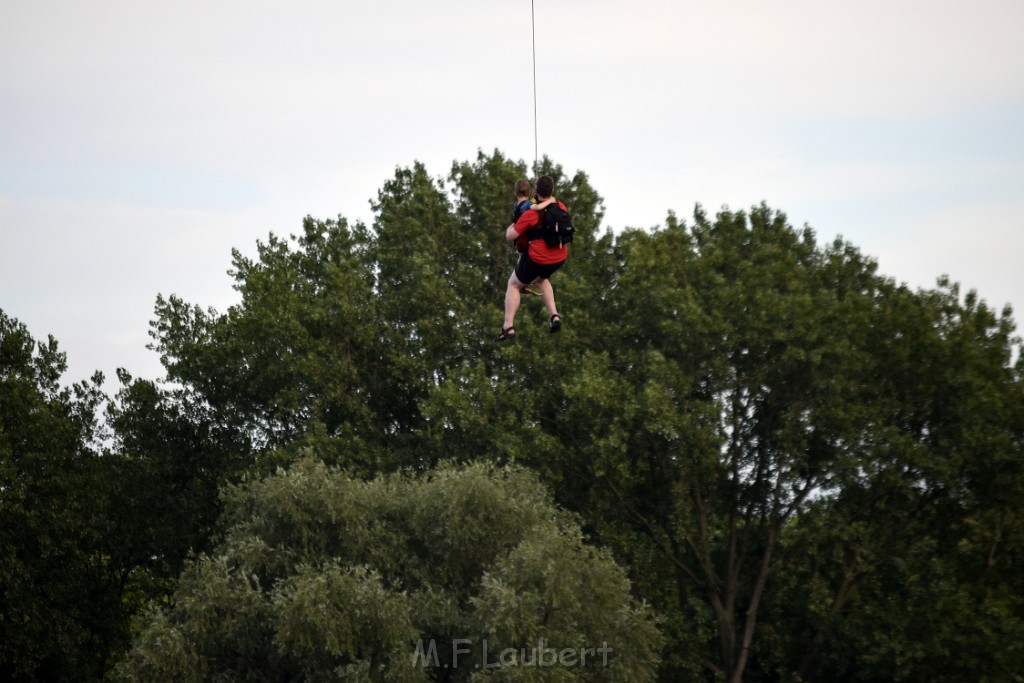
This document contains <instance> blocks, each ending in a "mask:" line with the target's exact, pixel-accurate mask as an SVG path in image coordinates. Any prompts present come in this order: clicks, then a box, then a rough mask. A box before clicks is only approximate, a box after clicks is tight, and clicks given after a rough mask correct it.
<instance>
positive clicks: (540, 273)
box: [516, 252, 565, 285]
mask: <svg viewBox="0 0 1024 683" xmlns="http://www.w3.org/2000/svg"><path fill="white" fill-rule="evenodd" d="M563 263H565V261H564V260H562V261H559V262H558V263H535V262H534V260H533V259H531V258H530V255H529V254H528V253H525V252H524V253H522V254H520V255H519V263H517V264H516V279H517V280H519V281H520V282H522V283H523V284H524V285H528V284H530V283H531V282H533V281H534V280H536V279H537V278H541V279H543V280H547V279H548V278H549V277H551V276H552V275H553V274H554V272H555V271H556V270H558V269H559V268H561V267H562V264H563Z"/></svg>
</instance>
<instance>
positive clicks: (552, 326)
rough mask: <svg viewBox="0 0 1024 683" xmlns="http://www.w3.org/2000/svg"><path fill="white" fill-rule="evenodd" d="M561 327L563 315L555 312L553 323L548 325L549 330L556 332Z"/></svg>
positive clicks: (552, 332)
mask: <svg viewBox="0 0 1024 683" xmlns="http://www.w3.org/2000/svg"><path fill="white" fill-rule="evenodd" d="M560 329H562V317H561V316H560V315H558V314H557V313H555V314H554V315H553V316H551V324H550V325H548V332H550V333H551V334H554V333H555V332H558V331H559V330H560Z"/></svg>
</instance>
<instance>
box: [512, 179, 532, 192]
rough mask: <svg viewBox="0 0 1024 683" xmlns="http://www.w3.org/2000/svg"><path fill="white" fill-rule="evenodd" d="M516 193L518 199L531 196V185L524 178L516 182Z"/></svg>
mask: <svg viewBox="0 0 1024 683" xmlns="http://www.w3.org/2000/svg"><path fill="white" fill-rule="evenodd" d="M515 193H516V196H517V197H529V196H530V183H528V182H526V181H525V180H523V179H522V178H520V179H519V180H517V181H516V184H515Z"/></svg>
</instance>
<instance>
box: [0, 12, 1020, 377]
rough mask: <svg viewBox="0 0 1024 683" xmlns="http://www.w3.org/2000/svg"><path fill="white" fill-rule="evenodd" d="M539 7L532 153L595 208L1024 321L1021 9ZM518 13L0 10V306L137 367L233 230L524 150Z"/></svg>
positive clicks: (221, 256) (225, 255)
mask: <svg viewBox="0 0 1024 683" xmlns="http://www.w3.org/2000/svg"><path fill="white" fill-rule="evenodd" d="M535 9H536V18H537V25H536V38H537V60H538V63H537V87H538V98H539V100H538V122H539V131H538V137H539V147H540V152H541V154H547V155H549V156H550V157H552V158H553V159H554V160H555V161H556V162H558V163H560V164H562V166H563V167H564V168H565V170H566V171H568V172H570V173H571V172H573V171H576V170H582V171H584V172H586V173H587V174H588V175H589V176H590V179H591V182H592V184H593V185H594V187H595V188H596V189H597V191H598V192H599V193H600V194H601V195H602V196H603V197H604V200H605V209H606V214H605V221H604V226H605V227H608V228H611V229H613V230H620V229H622V228H623V227H627V226H629V227H645V228H646V227H652V226H656V225H660V224H663V223H664V220H665V216H666V215H667V212H668V211H670V210H674V211H675V212H676V213H678V214H679V215H680V216H681V217H684V218H689V216H690V214H691V213H692V210H693V207H694V205H695V204H697V203H700V204H702V205H703V206H704V207H705V208H706V209H708V210H709V211H712V212H713V211H715V210H717V209H719V208H720V207H722V206H724V205H728V206H729V207H730V208H732V209H747V208H749V207H750V206H752V205H754V204H757V203H760V202H761V201H766V202H767V203H768V204H769V206H771V207H772V208H775V209H779V210H781V211H783V212H785V213H786V214H787V216H788V217H789V219H790V222H791V223H792V224H793V225H795V226H802V225H804V224H809V225H810V226H811V227H813V228H814V229H815V230H816V231H817V233H818V235H819V239H821V240H822V241H831V239H833V238H834V237H836V236H837V235H842V236H843V237H844V238H845V239H847V240H849V241H851V242H853V243H854V244H856V245H857V246H858V247H860V248H861V250H862V251H864V252H865V253H867V254H869V255H871V256H873V257H875V258H876V259H877V260H878V261H879V263H880V267H881V270H882V272H883V273H885V274H887V275H891V276H893V277H895V278H896V279H897V280H899V281H904V282H907V283H908V284H910V285H912V286H914V287H927V288H930V287H933V286H934V284H935V281H936V278H938V277H939V276H940V275H942V274H949V275H950V277H951V278H952V279H953V280H954V281H957V282H960V283H962V286H963V288H964V289H965V290H966V289H976V290H978V292H979V294H980V295H981V297H982V298H983V299H985V300H986V301H987V302H988V303H989V304H990V305H991V306H993V307H995V308H997V309H1000V308H1002V307H1003V306H1004V305H1005V304H1013V305H1014V309H1015V311H1016V315H1015V317H1016V318H1017V319H1020V317H1021V315H1022V313H1021V310H1022V309H1024V268H1022V267H1021V262H1022V261H1024V40H1022V39H1021V28H1022V27H1024V2H1021V0H970V1H968V0H960V1H953V0H928V1H927V2H925V1H923V0H920V1H919V0H881V1H876V0H856V1H851V0H829V1H827V2H823V1H821V0H805V1H797V0H777V1H772V0H758V1H754V0H749V1H744V2H737V1H721V0H716V1H714V2H685V1H684V2H680V1H679V0H672V1H662V0H631V1H630V2H629V3H623V2H610V1H603V0H586V1H583V0H573V1H560V0H536V2H535ZM530 11H531V7H530V3H529V2H525V1H523V2H520V1H508V0H505V1H502V2H497V1H493V0H463V1H460V0H434V1H432V2H422V1H413V0H379V1H377V2H362V3H354V2H344V1H339V0H333V1H322V2H321V1H311V0H289V1H288V2H261V1H258V0H257V1H254V0H247V1H245V2H241V1H239V2H227V1H224V0H202V1H201V2H199V1H193V0H184V1H182V0H178V1H176V2H150V1H147V0H90V1H88V2H86V1H84V0H76V1H73V2H71V1H68V2H56V1H53V0H0V308H2V309H3V310H4V311H5V312H6V313H7V314H8V315H9V316H12V317H15V318H17V319H19V320H21V321H22V322H23V323H25V324H26V325H28V327H29V329H30V331H31V332H32V334H33V335H34V336H36V337H37V338H44V339H45V337H46V335H47V334H52V335H54V336H55V337H56V338H57V339H58V341H59V342H60V344H61V346H62V347H63V348H64V350H65V351H66V352H67V353H68V358H69V364H70V371H69V373H68V377H66V379H68V380H70V381H77V380H79V379H82V378H85V377H87V376H89V375H90V374H91V373H92V372H93V371H94V370H97V369H99V370H102V371H104V373H106V374H107V376H108V379H109V378H112V377H113V374H114V370H115V368H117V367H119V366H123V367H126V368H128V369H129V371H131V372H132V373H133V374H135V375H136V376H142V377H148V378H158V377H160V376H161V375H162V368H161V367H160V365H159V361H158V359H157V357H156V354H155V353H153V352H151V351H148V350H146V348H145V346H146V344H147V343H148V341H149V338H148V330H149V321H150V320H151V319H152V317H153V303H154V300H155V298H156V296H157V294H158V293H162V294H164V295H168V294H172V293H174V294H179V295H181V296H183V297H184V298H185V299H186V300H188V301H190V302H192V303H197V304H200V305H203V306H214V307H216V308H217V309H218V310H224V309H225V308H226V307H227V306H229V305H231V304H232V303H233V302H234V301H235V292H234V291H233V290H232V289H231V281H230V279H229V278H228V276H227V274H226V271H227V270H228V268H229V267H230V250H231V248H232V247H238V248H239V249H241V250H242V251H243V252H245V253H252V252H253V250H254V246H255V243H256V240H259V239H264V238H265V237H266V235H267V234H268V233H269V232H270V231H274V232H276V233H278V234H283V235H286V234H289V233H291V232H296V231H298V230H299V228H300V226H301V221H302V218H303V216H305V215H307V214H310V215H313V216H316V217H319V218H333V217H336V216H338V215H339V214H341V215H343V216H345V217H346V218H348V219H349V220H350V221H355V220H360V219H361V220H364V221H367V222H369V221H371V220H372V214H371V211H370V206H369V201H370V200H371V199H373V198H375V197H376V194H377V191H378V189H379V188H380V187H381V186H382V185H383V183H384V182H385V181H386V180H388V179H389V178H390V177H392V175H393V173H394V170H395V168H396V167H398V166H402V167H406V166H410V165H411V164H412V163H413V162H414V161H417V160H418V161H422V162H423V163H425V164H426V166H427V168H428V170H429V171H430V172H431V174H433V175H435V176H445V175H447V173H448V171H449V169H450V167H451V164H452V162H453V161H463V160H472V159H474V158H475V157H476V153H477V150H478V149H482V150H484V151H485V152H488V153H489V152H491V151H493V150H494V149H499V150H501V151H502V152H503V153H504V154H506V155H507V156H510V157H512V158H514V159H522V160H525V161H528V162H529V161H532V159H533V153H534V130H533V101H532V86H531V35H530V28H531V21H530V19H531V17H530ZM495 239H501V237H500V236H498V235H496V236H495ZM495 315H496V316H498V312H497V311H496V312H495ZM497 320H498V318H497V317H496V318H495V321H496V323H497ZM481 333H482V334H484V333H486V334H489V333H490V332H489V331H481ZM113 388H114V387H113V383H110V384H108V389H113Z"/></svg>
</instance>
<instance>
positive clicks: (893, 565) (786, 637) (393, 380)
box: [138, 152, 1024, 681]
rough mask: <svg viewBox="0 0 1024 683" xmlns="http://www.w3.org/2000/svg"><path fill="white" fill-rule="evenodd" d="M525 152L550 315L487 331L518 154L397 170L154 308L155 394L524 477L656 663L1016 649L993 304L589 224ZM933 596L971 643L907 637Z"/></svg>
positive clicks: (841, 253)
mask: <svg viewBox="0 0 1024 683" xmlns="http://www.w3.org/2000/svg"><path fill="white" fill-rule="evenodd" d="M544 166H545V170H546V171H548V172H549V173H551V174H552V175H554V176H556V180H557V191H556V194H557V195H558V196H559V198H561V199H563V200H565V201H566V203H567V204H568V205H569V207H570V210H571V211H572V212H573V216H574V222H575V223H576V225H577V228H578V234H577V239H576V241H575V242H574V243H573V247H572V251H571V256H570V259H571V260H570V263H569V264H568V266H567V267H566V268H564V269H562V270H561V271H560V272H559V274H558V276H557V287H558V300H559V307H560V309H561V310H562V311H563V312H565V313H566V321H567V324H566V327H565V329H564V330H563V332H562V333H561V334H559V335H547V334H546V333H544V334H540V333H537V334H531V329H540V330H543V323H544V322H545V321H544V317H545V316H544V314H543V312H542V310H541V309H540V307H532V308H531V307H529V306H524V308H523V310H522V311H521V316H522V320H523V324H522V325H521V327H520V333H521V334H520V337H519V338H518V340H517V343H516V344H515V345H513V346H505V347H497V346H496V345H494V344H491V343H489V339H490V337H491V335H490V333H489V331H490V330H492V329H494V323H495V321H496V320H497V319H499V317H500V297H501V292H502V290H503V287H504V282H505V279H506V278H507V274H508V272H509V271H510V270H511V267H512V264H513V261H514V255H513V254H512V253H511V251H509V249H508V247H507V245H506V244H505V243H504V240H503V239H502V232H503V229H504V228H505V226H506V225H507V221H508V216H507V215H506V211H507V207H508V205H509V203H510V199H511V198H510V196H509V188H510V187H511V183H512V181H513V180H514V178H516V177H519V176H521V175H525V164H523V163H522V162H511V161H509V160H508V159H505V158H504V157H503V156H502V155H500V154H499V153H498V152H495V153H494V154H492V155H484V154H482V153H481V154H479V155H478V157H477V159H476V160H475V161H474V162H464V163H456V164H454V165H453V167H452V169H451V173H450V175H449V176H448V177H447V181H446V180H445V179H441V178H434V177H432V176H431V175H430V174H429V173H428V172H427V170H426V168H425V167H423V166H422V165H421V164H414V166H413V167H412V168H408V169H397V170H396V173H395V176H394V178H393V179H392V180H390V181H388V182H387V183H385V185H384V187H383V189H382V190H381V192H380V193H379V194H378V197H377V200H376V201H375V202H374V211H375V220H374V222H373V225H372V226H370V227H366V226H361V225H357V226H355V227H354V228H349V226H348V224H347V223H346V222H345V221H344V219H341V218H339V219H338V221H326V222H325V221H316V220H313V219H307V221H306V222H305V224H304V225H303V233H302V234H301V235H299V236H297V237H294V236H293V237H292V238H291V239H290V240H280V239H277V238H276V237H274V236H273V235H272V236H271V238H270V240H269V242H268V243H267V244H260V247H259V256H258V258H257V259H254V260H247V259H244V258H242V257H241V256H239V255H237V254H236V267H235V271H234V273H235V278H236V287H237V288H238V290H239V292H240V294H241V302H240V303H239V304H238V305H237V306H234V307H232V308H231V309H229V310H228V311H227V312H226V313H225V314H218V313H216V312H215V311H209V310H206V311H204V310H202V309H201V308H199V307H197V306H193V305H189V304H186V303H185V302H183V301H181V300H179V299H176V298H174V297H171V298H169V299H160V300H159V301H158V310H157V313H158V320H157V321H156V323H155V326H154V334H155V339H156V342H155V346H156V348H157V349H159V350H160V351H161V353H162V354H163V355H164V357H165V364H166V366H167V368H168V373H169V376H170V378H171V379H172V380H173V381H175V382H177V383H180V385H181V393H180V394H175V395H173V396H172V397H171V398H172V399H173V400H174V401H177V402H178V405H179V406H180V408H179V409H176V410H177V414H180V415H187V416H195V417H196V420H197V422H196V425H200V424H207V423H209V424H211V425H217V426H218V429H217V430H214V431H216V432H217V433H218V434H219V435H220V436H219V437H218V439H217V442H218V443H222V444H235V446H230V445H229V446H225V447H218V448H219V449H220V450H214V451H211V452H212V453H213V456H212V457H213V458H214V460H215V461H217V462H220V461H221V460H218V459H219V458H222V457H228V456H227V455H226V454H228V453H229V452H231V453H234V452H236V451H235V450H233V449H236V448H237V455H238V457H237V462H238V463H240V465H239V467H238V468H236V469H234V470H232V471H234V472H239V471H241V469H243V468H244V467H245V465H244V464H241V463H253V464H255V465H256V467H257V468H259V469H260V470H261V471H263V472H265V473H266V472H270V471H272V470H273V468H274V466H276V465H278V464H285V465H286V464H287V463H289V462H291V461H292V460H294V459H295V458H297V457H299V456H300V454H301V453H303V452H305V451H307V450H309V449H312V450H313V451H314V452H316V453H317V454H318V456H319V457H321V458H323V459H324V460H326V461H328V462H330V463H334V464H339V465H342V466H343V467H345V468H346V471H349V472H351V473H353V475H354V476H361V477H366V478H371V477H375V476H377V475H379V474H381V473H386V472H394V471H396V470H400V469H402V468H412V469H414V470H416V471H421V472H426V471H429V470H430V469H431V468H432V467H434V466H435V465H436V464H437V463H438V462H440V461H443V460H446V459H455V460H470V459H474V458H479V459H483V460H485V461H490V462H494V463H498V464H506V463H515V464H516V465H518V466H521V467H528V468H530V469H531V470H533V471H535V472H536V473H537V474H538V476H539V477H540V478H541V480H542V481H543V482H544V483H545V484H547V485H548V486H550V487H551V488H552V490H553V491H554V496H555V501H556V502H557V503H558V504H559V505H561V506H562V507H564V508H566V509H569V510H572V511H575V512H576V513H577V514H579V515H580V520H581V524H582V526H583V528H584V529H585V531H586V533H588V534H589V535H591V536H592V537H593V538H594V539H595V540H596V541H597V542H599V543H600V544H602V545H605V546H608V547H610V548H611V549H612V550H613V552H614V553H615V555H616V557H617V558H619V559H620V560H621V561H622V562H623V563H624V565H625V566H626V567H627V568H628V572H629V575H630V578H631V579H632V587H633V591H634V592H635V594H636V595H637V596H638V597H642V598H645V599H647V600H649V601H650V602H651V603H652V604H653V605H654V606H655V607H656V609H657V610H658V611H659V613H660V614H661V615H663V616H664V620H663V621H662V624H663V628H664V630H665V633H666V634H667V636H668V643H669V644H668V646H667V648H666V651H665V653H664V654H665V657H664V663H663V666H662V671H661V676H662V678H663V679H664V680H676V679H681V678H689V679H700V678H704V679H709V680H724V681H739V680H742V679H744V678H745V679H747V680H779V679H787V680H798V679H804V680H807V679H814V678H853V677H854V676H861V677H862V678H863V679H864V680H870V679H874V680H878V679H891V678H901V679H906V680H916V679H926V678H930V679H936V680H937V679H939V678H941V676H943V675H945V676H949V677H955V676H956V675H959V673H960V672H964V671H975V672H981V674H982V675H985V676H989V677H990V678H991V679H992V680H998V678H999V677H1000V676H1001V675H1005V673H1006V672H1007V671H1015V670H1019V669H1020V668H1021V658H1022V654H1021V651H1020V649H1019V648H1017V647H1015V646H1014V645H1013V644H1012V643H1015V642H1019V641H1020V638H1018V637H1017V635H1018V634H1020V633H1021V627H1022V624H1024V614H1022V609H1024V606H1022V604H1021V602H1020V600H1019V599H1017V598H1015V597H1014V596H1016V595H1019V594H1021V591H1020V590H1019V589H1020V579H1019V577H1020V576H1021V575H1024V572H1022V569H1024V567H1022V564H1021V563H1022V561H1024V560H1022V558H1021V557H1020V554H1019V553H1018V552H1016V550H1015V548H1017V547H1019V545H1014V544H1015V543H1016V542H1017V541H1018V540H1019V539H1021V533H1022V529H1021V520H1020V514H1019V510H1018V507H1019V504H1018V503H1017V502H1016V501H1017V500H1019V493H1020V492H1021V491H1022V490H1024V489H1022V486H1024V484H1022V479H1021V477H1022V474H1021V461H1020V458H1019V453H1020V449H1021V442H1022V438H1021V436H1022V430H1024V419H1022V413H1024V408H1022V405H1024V399H1022V390H1021V366H1020V364H1019V361H1018V364H1017V366H1016V367H1014V366H1013V365H1012V363H1013V358H1014V357H1015V354H1016V356H1017V357H1019V351H1020V344H1019V342H1018V341H1017V340H1016V339H1015V338H1014V337H1013V336H1012V331H1013V322H1012V318H1011V316H1010V312H1009V311H1005V312H1003V314H1002V315H1000V316H996V315H995V314H994V313H993V312H992V311H990V310H989V309H988V308H987V307H985V306H984V304H981V303H979V301H978V299H977V297H976V296H975V295H973V294H968V295H966V296H964V297H961V296H960V293H959V291H958V290H956V289H955V287H953V286H951V285H949V283H943V284H940V286H939V287H938V288H937V289H936V290H932V291H921V292H913V291H910V290H909V289H907V288H906V287H903V286H899V285H898V284H897V283H895V282H894V281H893V280H891V279H890V278H886V277H883V276H881V275H879V274H878V272H877V266H876V264H875V263H874V261H873V260H872V259H870V258H868V257H866V256H864V255H863V254H861V253H860V252H859V251H858V250H857V249H856V248H855V247H853V246H852V245H849V244H847V243H845V242H842V241H841V240H837V241H835V242H833V243H831V244H825V245H819V243H818V241H817V237H816V235H815V233H814V231H812V230H811V229H809V228H805V229H802V230H797V229H794V228H792V227H791V226H789V225H788V224H787V222H786V218H785V216H784V215H783V214H781V213H779V212H776V211H773V210H771V209H769V208H768V207H767V206H765V205H761V206H757V207H753V208H752V210H750V211H749V212H732V211H729V210H727V209H726V210H723V211H721V212H720V213H718V214H717V215H715V216H714V217H709V216H708V215H707V214H706V213H705V212H704V211H703V210H701V209H700V208H699V207H698V209H697V211H696V212H695V214H694V217H693V221H692V225H687V224H686V223H685V222H683V221H681V220H679V219H678V218H677V217H676V216H675V215H674V214H669V216H668V218H667V220H666V224H665V226H663V227H661V228H657V229H653V230H639V229H628V230H625V231H623V232H621V233H620V234H618V235H612V234H610V233H607V232H606V233H604V234H599V233H598V228H599V224H600V219H601V200H600V197H599V196H598V195H597V193H596V192H595V191H594V190H593V189H592V188H591V187H590V186H589V181H588V179H587V178H586V176H585V175H584V174H582V173H577V174H576V175H574V176H573V177H572V178H571V179H570V178H569V177H568V176H567V175H566V174H564V173H563V172H562V169H561V168H560V167H558V166H556V165H554V164H552V163H551V162H550V161H549V160H547V159H545V161H544ZM531 317H532V318H533V322H534V323H535V324H536V327H535V328H534V326H532V325H531V324H530V322H531ZM168 414H171V413H168ZM140 415H143V413H140ZM143 427H144V424H143V423H139V424H138V428H139V432H140V433H146V430H145V429H144V428H143ZM192 431H194V432H195V433H203V432H202V430H198V431H196V430H192ZM197 443H198V442H197ZM203 448H209V446H203ZM231 457H234V456H231ZM229 459H230V458H229ZM199 460H200V461H202V458H199ZM929 610H933V611H929ZM978 614H981V615H984V617H979V616H972V615H978ZM936 615H941V617H943V618H944V619H946V620H947V621H948V622H949V623H973V624H976V625H977V628H975V629H974V632H975V633H979V634H984V635H979V636H976V637H972V638H968V637H967V636H965V635H964V634H963V633H962V632H957V630H956V629H955V628H947V629H943V630H941V631H940V630H938V629H936V634H937V635H936V636H935V637H934V638H929V639H925V638H920V637H918V636H916V635H915V633H916V631H917V629H918V628H919V626H920V625H921V624H923V623H927V622H928V621H929V618H930V617H932V616H936ZM879 624H884V626H883V627H880V626H878V625H879ZM844 643H856V644H857V646H856V647H843V646H842V644H844ZM982 662H989V664H982Z"/></svg>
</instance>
